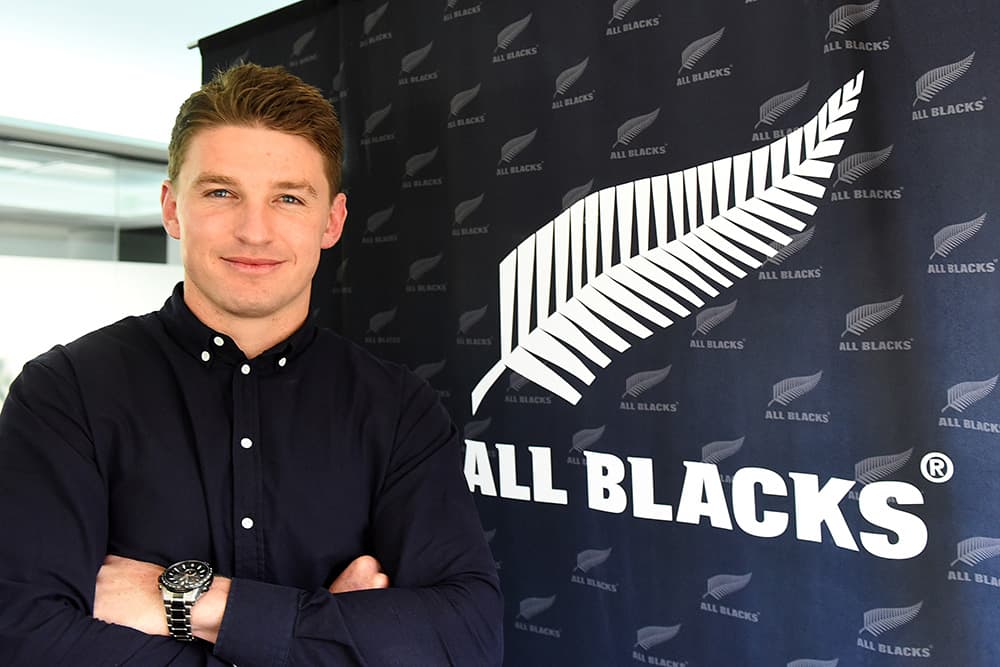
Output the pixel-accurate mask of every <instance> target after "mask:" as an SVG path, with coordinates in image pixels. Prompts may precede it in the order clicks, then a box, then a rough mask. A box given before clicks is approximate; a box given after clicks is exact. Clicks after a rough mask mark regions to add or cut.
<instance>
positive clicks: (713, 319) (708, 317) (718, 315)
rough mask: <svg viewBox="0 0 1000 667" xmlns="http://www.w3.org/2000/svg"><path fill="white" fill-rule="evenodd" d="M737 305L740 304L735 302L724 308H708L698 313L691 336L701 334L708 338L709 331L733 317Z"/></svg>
mask: <svg viewBox="0 0 1000 667" xmlns="http://www.w3.org/2000/svg"><path fill="white" fill-rule="evenodd" d="M737 303H739V302H738V301H733V302H732V303H727V304H726V305H724V306H716V307H715V308H706V309H705V310H703V311H701V312H700V313H698V316H697V317H696V318H695V325H694V331H692V332H691V335H692V336H697V335H698V334H701V335H703V336H707V335H708V332H709V331H711V330H712V329H714V328H715V327H717V326H719V325H720V324H722V323H723V322H725V321H726V320H728V319H729V318H730V317H732V315H733V312H734V311H735V310H736V304H737Z"/></svg>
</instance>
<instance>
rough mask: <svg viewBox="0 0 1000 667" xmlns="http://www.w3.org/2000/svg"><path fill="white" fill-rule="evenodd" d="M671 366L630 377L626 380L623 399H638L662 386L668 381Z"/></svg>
mask: <svg viewBox="0 0 1000 667" xmlns="http://www.w3.org/2000/svg"><path fill="white" fill-rule="evenodd" d="M670 368H671V366H670V365H669V364H668V365H667V366H665V367H663V368H658V369H656V370H652V371H642V372H640V373H636V374H635V375H630V376H628V378H626V380H625V393H624V394H622V398H625V397H626V396H631V397H632V398H637V397H638V396H640V395H642V394H644V393H645V392H646V391H647V390H649V389H652V388H653V387H655V386H656V385H658V384H660V383H661V382H663V381H664V380H666V379H667V376H668V375H670Z"/></svg>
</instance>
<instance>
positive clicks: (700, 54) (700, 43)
mask: <svg viewBox="0 0 1000 667" xmlns="http://www.w3.org/2000/svg"><path fill="white" fill-rule="evenodd" d="M724 32H726V28H725V27H724V26H723V27H722V28H719V29H718V30H716V31H715V32H713V33H712V34H711V35H705V36H704V37H699V38H698V39H696V40H694V41H693V42H691V43H690V44H688V45H687V46H686V47H684V50H683V51H681V67H680V69H679V70H677V73H678V74H680V73H681V72H683V71H684V70H692V69H694V66H695V64H697V62H698V61H699V60H701V59H702V58H704V57H705V55H706V54H708V52H709V51H711V50H712V49H714V48H715V47H716V45H718V43H719V41H720V40H721V39H722V34H723V33H724Z"/></svg>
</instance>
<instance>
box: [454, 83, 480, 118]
mask: <svg viewBox="0 0 1000 667" xmlns="http://www.w3.org/2000/svg"><path fill="white" fill-rule="evenodd" d="M482 86H483V84H481V83H477V84H476V85H474V86H472V87H471V88H466V89H465V90H460V91H459V92H457V93H456V94H455V96H454V97H452V98H451V103H450V104H449V105H448V129H449V130H451V129H454V128H456V127H467V126H469V125H482V124H483V123H485V122H486V114H484V113H479V114H469V113H468V110H467V107H470V105H472V108H475V105H473V103H474V102H475V100H476V99H477V98H478V97H479V90H480V88H482Z"/></svg>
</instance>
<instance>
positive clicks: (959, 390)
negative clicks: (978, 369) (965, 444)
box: [938, 375, 1000, 435]
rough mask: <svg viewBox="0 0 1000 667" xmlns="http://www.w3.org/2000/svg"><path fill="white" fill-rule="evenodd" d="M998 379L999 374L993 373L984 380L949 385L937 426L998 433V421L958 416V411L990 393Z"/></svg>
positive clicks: (999, 424) (999, 426) (992, 433)
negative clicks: (946, 398)
mask: <svg viewBox="0 0 1000 667" xmlns="http://www.w3.org/2000/svg"><path fill="white" fill-rule="evenodd" d="M998 379H1000V375H994V376H993V377H991V378H986V379H985V380H972V381H969V382H959V383H958V384H956V385H953V386H951V387H950V388H949V389H948V402H947V403H946V404H945V406H944V407H943V408H941V415H940V416H939V417H938V426H942V427H945V428H958V429H963V430H966V431H978V432H980V433H988V434H991V435H1000V423H997V422H992V421H983V420H980V419H973V418H969V417H961V418H960V417H959V416H958V413H962V412H965V411H966V410H968V409H969V408H971V407H972V406H973V405H975V404H976V403H979V402H980V401H982V400H983V399H985V398H986V397H987V396H989V395H990V394H992V393H993V390H994V389H995V388H996V386H997V380H998ZM974 412H975V411H974Z"/></svg>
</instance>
